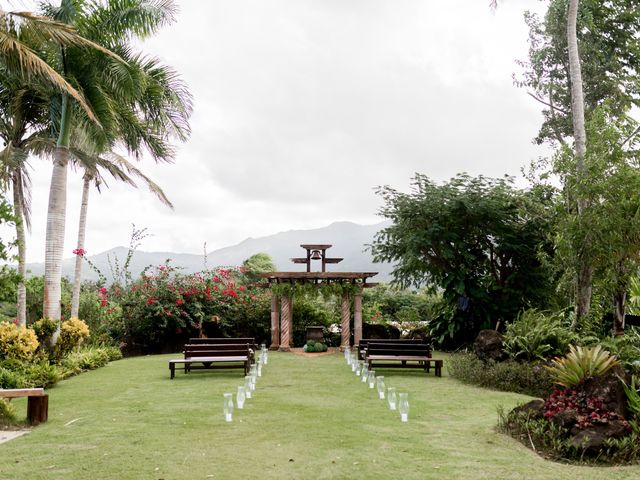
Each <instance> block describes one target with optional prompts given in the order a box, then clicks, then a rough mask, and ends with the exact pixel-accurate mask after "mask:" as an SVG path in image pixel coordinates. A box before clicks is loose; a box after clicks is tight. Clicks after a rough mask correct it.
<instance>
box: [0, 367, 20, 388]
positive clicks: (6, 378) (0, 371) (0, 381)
mask: <svg viewBox="0 0 640 480" xmlns="http://www.w3.org/2000/svg"><path fill="white" fill-rule="evenodd" d="M21 385H22V378H21V376H20V375H19V374H18V373H17V372H15V371H14V370H12V369H10V368H6V367H3V366H2V365H0V388H20V386H21Z"/></svg>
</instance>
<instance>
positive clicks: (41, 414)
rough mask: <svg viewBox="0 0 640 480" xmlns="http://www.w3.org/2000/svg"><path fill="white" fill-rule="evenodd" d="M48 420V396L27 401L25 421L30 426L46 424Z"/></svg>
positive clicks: (30, 398) (31, 398)
mask: <svg viewBox="0 0 640 480" xmlns="http://www.w3.org/2000/svg"><path fill="white" fill-rule="evenodd" d="M48 418H49V395H43V396H42V397H29V398H28V399H27V419H28V420H29V423H30V424H31V425H38V424H39V423H43V422H46V421H47V420H48Z"/></svg>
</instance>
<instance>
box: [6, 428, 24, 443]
mask: <svg viewBox="0 0 640 480" xmlns="http://www.w3.org/2000/svg"><path fill="white" fill-rule="evenodd" d="M30 431H31V430H0V443H4V442H8V441H9V440H13V439H14V438H18V437H21V436H22V435H24V434H26V433H29V432H30Z"/></svg>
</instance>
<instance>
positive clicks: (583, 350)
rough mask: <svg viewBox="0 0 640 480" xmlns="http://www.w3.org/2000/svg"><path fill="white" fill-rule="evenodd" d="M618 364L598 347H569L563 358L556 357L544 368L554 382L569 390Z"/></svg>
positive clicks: (614, 358)
mask: <svg viewBox="0 0 640 480" xmlns="http://www.w3.org/2000/svg"><path fill="white" fill-rule="evenodd" d="M617 364H618V359H617V358H616V357H615V356H613V355H611V354H610V353H609V352H608V351H606V350H603V349H602V347H601V346H600V345H596V346H595V347H580V346H577V347H576V346H573V345H571V346H570V347H569V353H567V354H566V355H565V356H564V357H556V358H554V359H553V360H552V361H551V365H549V366H547V367H546V368H547V369H548V370H549V372H550V373H551V375H552V376H553V377H554V382H555V383H556V384H558V385H561V386H563V387H567V388H571V387H575V386H576V385H578V384H580V383H582V382H583V381H584V380H586V379H587V378H590V377H596V376H598V375H602V374H603V373H605V372H606V371H608V370H609V369H610V368H611V367H613V366H614V365H617Z"/></svg>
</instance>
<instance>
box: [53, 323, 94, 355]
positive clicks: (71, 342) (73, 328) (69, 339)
mask: <svg viewBox="0 0 640 480" xmlns="http://www.w3.org/2000/svg"><path fill="white" fill-rule="evenodd" d="M89 335H90V333H89V327H88V326H87V324H86V323H84V322H83V321H82V320H80V319H79V318H75V317H73V318H70V319H69V320H66V321H64V322H62V325H61V326H60V337H59V338H58V342H57V343H56V351H57V353H58V356H62V355H64V354H66V353H67V352H70V351H71V350H73V349H74V348H77V347H79V346H80V345H82V343H83V342H84V341H85V340H87V339H88V338H89Z"/></svg>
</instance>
